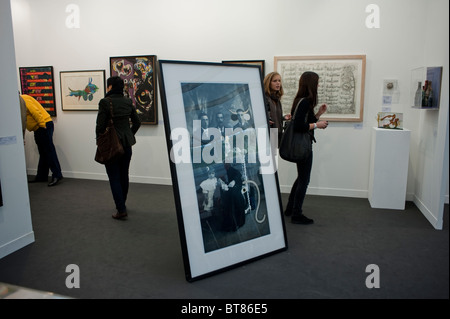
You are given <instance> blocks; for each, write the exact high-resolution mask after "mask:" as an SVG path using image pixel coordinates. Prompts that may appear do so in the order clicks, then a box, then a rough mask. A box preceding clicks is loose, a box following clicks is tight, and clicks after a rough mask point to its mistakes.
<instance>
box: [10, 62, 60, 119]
mask: <svg viewBox="0 0 450 319" xmlns="http://www.w3.org/2000/svg"><path fill="white" fill-rule="evenodd" d="M19 76H20V87H21V90H22V94H26V95H30V96H32V97H33V98H34V99H35V100H36V101H38V102H39V103H40V104H41V105H42V106H43V107H44V109H45V110H46V111H47V112H48V114H50V116H53V117H55V116H56V104H55V81H54V76H53V67H52V66H36V67H20V68H19Z"/></svg>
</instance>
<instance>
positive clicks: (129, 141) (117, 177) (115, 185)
mask: <svg viewBox="0 0 450 319" xmlns="http://www.w3.org/2000/svg"><path fill="white" fill-rule="evenodd" d="M106 86H107V93H106V95H105V98H103V99H101V100H100V102H99V106H98V114H97V126H96V128H95V133H96V137H97V138H98V137H99V135H100V134H102V133H104V132H105V130H106V127H107V126H108V122H109V120H110V118H111V111H110V105H111V104H112V109H113V122H114V127H115V129H116V132H117V135H118V137H119V140H120V142H121V143H122V146H123V149H124V151H125V152H124V154H123V155H122V156H121V157H119V158H117V159H116V160H114V161H112V162H109V163H107V164H105V168H106V173H107V174H108V179H109V185H110V186H111V191H112V195H113V198H114V202H115V204H116V209H117V212H115V213H114V214H113V215H112V217H113V218H115V219H125V218H126V217H127V216H128V214H127V208H126V205H125V202H126V200H127V195H128V186H129V167H130V161H131V155H132V149H131V147H132V146H133V145H134V144H136V138H135V134H136V132H137V131H138V129H139V127H140V126H141V121H140V120H139V117H138V115H137V113H136V108H135V107H134V105H133V102H132V101H131V99H129V98H126V97H124V95H123V88H124V82H123V80H122V79H121V78H120V77H118V76H113V77H110V78H108V80H107V81H106ZM130 120H131V126H130Z"/></svg>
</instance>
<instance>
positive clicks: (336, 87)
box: [274, 55, 366, 122]
mask: <svg viewBox="0 0 450 319" xmlns="http://www.w3.org/2000/svg"><path fill="white" fill-rule="evenodd" d="M274 65H275V71H277V72H278V73H280V75H281V80H282V82H283V89H284V95H283V97H282V99H281V103H282V105H283V112H284V114H286V113H289V112H290V109H291V107H292V103H293V101H294V98H295V95H296V94H297V90H298V83H299V79H300V76H301V75H302V73H303V72H306V71H313V72H316V73H317V74H318V75H319V88H318V92H317V93H318V105H319V106H320V105H322V104H327V106H328V110H327V112H326V113H325V114H324V115H322V116H321V118H320V119H321V120H322V119H323V120H328V121H341V122H362V121H363V111H364V84H365V75H366V56H365V55H333V56H295V57H285V56H276V57H275V60H274Z"/></svg>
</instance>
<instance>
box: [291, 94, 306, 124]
mask: <svg viewBox="0 0 450 319" xmlns="http://www.w3.org/2000/svg"><path fill="white" fill-rule="evenodd" d="M303 99H304V97H302V98H301V99H300V101H298V103H297V107H296V108H295V111H294V115H293V116H292V120H294V119H295V115H296V114H297V110H298V108H299V106H300V103H302V101H303ZM308 113H309V110H308V112H306V116H305V123H306V122H307V118H308Z"/></svg>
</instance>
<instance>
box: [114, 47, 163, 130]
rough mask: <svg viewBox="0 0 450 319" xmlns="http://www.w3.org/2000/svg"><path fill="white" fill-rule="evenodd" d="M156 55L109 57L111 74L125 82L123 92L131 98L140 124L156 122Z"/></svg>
mask: <svg viewBox="0 0 450 319" xmlns="http://www.w3.org/2000/svg"><path fill="white" fill-rule="evenodd" d="M155 63H156V55H140V56H122V57H111V58H109V64H110V71H111V73H110V74H111V76H119V77H121V78H122V79H123V80H124V82H125V89H124V94H125V96H127V97H129V98H130V99H132V100H133V103H134V105H135V106H136V111H137V114H138V116H139V119H140V120H141V123H142V124H153V125H156V124H158V107H157V101H156V73H155Z"/></svg>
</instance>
